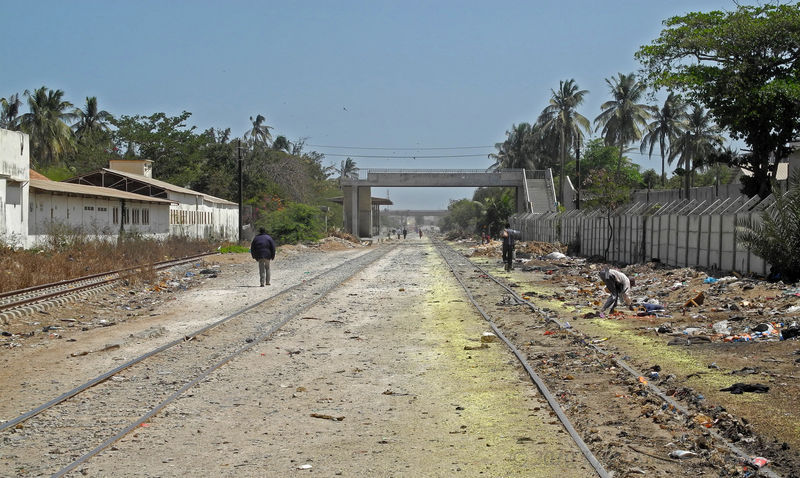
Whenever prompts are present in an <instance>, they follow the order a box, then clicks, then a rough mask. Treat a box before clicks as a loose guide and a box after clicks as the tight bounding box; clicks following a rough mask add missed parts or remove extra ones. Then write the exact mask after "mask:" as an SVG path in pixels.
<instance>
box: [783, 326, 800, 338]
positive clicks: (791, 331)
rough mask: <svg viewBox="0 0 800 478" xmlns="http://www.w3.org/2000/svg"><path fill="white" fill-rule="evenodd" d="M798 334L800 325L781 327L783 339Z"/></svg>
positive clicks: (799, 333) (799, 334)
mask: <svg viewBox="0 0 800 478" xmlns="http://www.w3.org/2000/svg"><path fill="white" fill-rule="evenodd" d="M798 336H800V327H798V326H796V325H792V326H790V327H787V328H785V329H781V340H788V339H793V338H795V337H798Z"/></svg>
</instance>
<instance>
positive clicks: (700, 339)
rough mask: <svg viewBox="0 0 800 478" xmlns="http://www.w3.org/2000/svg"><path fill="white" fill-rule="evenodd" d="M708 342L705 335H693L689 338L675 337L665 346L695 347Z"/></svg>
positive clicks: (709, 340)
mask: <svg viewBox="0 0 800 478" xmlns="http://www.w3.org/2000/svg"><path fill="white" fill-rule="evenodd" d="M710 342H711V339H710V338H709V337H706V336H705V335H693V336H690V337H675V338H673V339H672V340H670V341H669V342H667V345H695V344H703V343H710Z"/></svg>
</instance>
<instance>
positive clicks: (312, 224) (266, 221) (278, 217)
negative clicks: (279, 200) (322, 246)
mask: <svg viewBox="0 0 800 478" xmlns="http://www.w3.org/2000/svg"><path fill="white" fill-rule="evenodd" d="M321 214H322V212H321V211H320V210H319V208H317V207H314V206H309V205H307V204H301V203H289V204H287V205H286V206H285V207H283V208H281V209H279V210H277V211H273V212H271V213H269V214H267V215H266V216H265V217H264V218H263V219H260V220H259V221H258V222H257V223H256V226H257V227H264V228H266V229H267V233H268V234H269V235H270V236H272V238H273V239H275V240H276V241H277V242H278V243H283V244H295V243H298V242H304V241H318V240H320V239H322V237H323V234H324V231H323V229H324V226H323V225H322V221H321V220H320V215H321Z"/></svg>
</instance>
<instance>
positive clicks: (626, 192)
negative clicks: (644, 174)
mask: <svg viewBox="0 0 800 478" xmlns="http://www.w3.org/2000/svg"><path fill="white" fill-rule="evenodd" d="M583 184H584V186H585V187H586V188H587V193H588V194H587V195H586V205H587V206H588V207H590V208H596V209H599V210H600V211H602V212H603V213H604V214H605V216H606V224H607V225H608V240H607V241H606V248H605V251H604V252H603V256H605V257H608V250H609V249H610V248H611V242H612V240H613V239H614V223H613V222H612V221H611V214H612V213H613V212H614V210H615V209H617V208H618V207H620V206H622V205H623V204H625V203H626V202H627V201H628V200H629V199H630V189H629V188H628V186H626V185H624V184H620V182H619V179H618V173H616V174H614V173H611V171H610V170H609V169H601V170H599V171H597V172H596V173H595V174H593V175H592V176H591V177H589V178H587V179H586V181H585V182H584V183H583Z"/></svg>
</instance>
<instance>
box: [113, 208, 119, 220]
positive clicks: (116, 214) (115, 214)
mask: <svg viewBox="0 0 800 478" xmlns="http://www.w3.org/2000/svg"><path fill="white" fill-rule="evenodd" d="M111 216H112V217H113V221H112V222H113V223H114V224H119V208H118V207H115V208H114V209H112V210H111Z"/></svg>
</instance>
